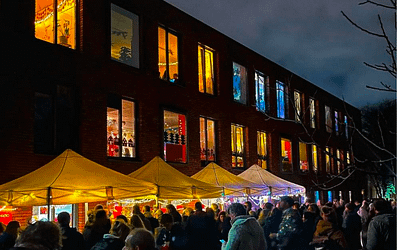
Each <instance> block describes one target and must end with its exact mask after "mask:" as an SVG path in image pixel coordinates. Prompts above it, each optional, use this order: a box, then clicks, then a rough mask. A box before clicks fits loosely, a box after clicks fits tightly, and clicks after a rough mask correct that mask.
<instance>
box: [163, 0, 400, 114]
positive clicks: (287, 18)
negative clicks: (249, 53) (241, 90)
mask: <svg viewBox="0 0 400 250" xmlns="http://www.w3.org/2000/svg"><path fill="white" fill-rule="evenodd" d="M376 1H377V2H380V3H385V4H388V3H390V2H389V0H376ZM166 2H168V3H170V4H172V5H174V6H175V7H177V8H179V9H181V10H183V11H184V12H186V13H188V14H189V15H191V16H193V17H195V18H197V19H199V20H200V21H202V22H204V23H206V24H207V25H209V26H211V27H213V28H215V29H216V30H218V31H220V32H222V33H223V34H225V35H227V36H229V37H231V38H232V39H234V40H236V41H238V42H240V43H241V44H243V45H245V46H247V47H249V48H250V49H252V50H254V51H255V52H257V53H259V54H261V55H263V56H265V57H266V58H268V59H270V60H271V61H274V62H275V63H277V64H279V65H281V66H283V67H284V68H286V69H288V70H290V71H291V72H293V73H295V74H297V75H299V76H300V77H303V78H305V79H307V80H308V81H310V82H312V83H313V84H315V85H317V86H319V87H321V88H323V89H325V90H326V91H328V92H330V93H332V94H333V95H335V96H337V97H339V98H344V99H345V101H346V102H348V103H350V104H352V105H354V106H356V107H360V106H362V105H365V104H368V103H369V104H372V103H376V102H379V101H380V100H383V99H393V98H396V94H394V93H389V92H382V91H375V90H370V89H367V88H366V87H365V85H371V86H376V87H381V85H380V82H381V81H382V82H384V83H386V84H389V85H391V86H392V87H393V88H396V80H395V78H393V77H391V76H390V75H389V73H386V72H378V71H376V70H373V69H371V68H368V67H366V66H365V65H364V64H363V62H364V61H365V62H369V63H371V64H380V63H382V62H385V63H386V64H389V63H390V58H389V56H388V55H387V54H386V53H385V49H386V43H385V41H384V40H383V39H382V38H376V37H373V36H371V35H368V34H366V33H363V32H362V31H360V30H358V29H357V28H356V27H354V26H352V25H351V24H350V23H349V22H348V21H347V20H346V19H345V18H344V16H342V14H341V13H340V11H344V12H345V13H346V14H347V15H348V16H349V17H350V18H352V19H353V20H354V21H356V23H358V24H359V25H360V26H362V27H365V28H368V29H369V30H371V31H374V32H380V28H379V22H378V17H377V14H378V13H380V14H381V17H382V19H383V22H384V23H385V25H386V29H387V32H388V33H389V34H390V36H391V37H392V42H393V43H395V39H396V37H395V36H396V32H395V29H394V22H395V15H394V11H393V10H387V9H384V8H382V7H377V6H374V5H371V4H366V5H361V6H359V5H358V3H360V2H362V0H297V1H296V0H268V1H265V0H264V1H263V0H251V1H249V0H202V1H199V0H166Z"/></svg>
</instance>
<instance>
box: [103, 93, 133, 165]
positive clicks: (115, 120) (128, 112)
mask: <svg viewBox="0 0 400 250" xmlns="http://www.w3.org/2000/svg"><path fill="white" fill-rule="evenodd" d="M120 121H121V122H120ZM120 138H122V139H120ZM135 142H136V140H135V103H134V102H132V101H129V100H125V99H122V100H121V99H118V98H109V101H108V107H107V156H110V157H128V158H134V157H136V143H135Z"/></svg>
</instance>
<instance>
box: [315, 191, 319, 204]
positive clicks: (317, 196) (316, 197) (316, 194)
mask: <svg viewBox="0 0 400 250" xmlns="http://www.w3.org/2000/svg"><path fill="white" fill-rule="evenodd" d="M314 194H315V203H317V202H318V201H319V191H315V193H314Z"/></svg>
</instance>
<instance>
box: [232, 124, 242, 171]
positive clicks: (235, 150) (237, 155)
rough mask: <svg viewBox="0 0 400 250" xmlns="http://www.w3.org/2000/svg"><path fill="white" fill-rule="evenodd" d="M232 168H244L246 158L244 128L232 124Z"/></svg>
mask: <svg viewBox="0 0 400 250" xmlns="http://www.w3.org/2000/svg"><path fill="white" fill-rule="evenodd" d="M231 146H232V167H233V168H243V167H244V166H245V158H244V127H243V126H240V125H236V124H231Z"/></svg>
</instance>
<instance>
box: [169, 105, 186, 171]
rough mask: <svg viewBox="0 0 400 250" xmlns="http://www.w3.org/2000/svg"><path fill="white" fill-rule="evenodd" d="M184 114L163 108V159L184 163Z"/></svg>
mask: <svg viewBox="0 0 400 250" xmlns="http://www.w3.org/2000/svg"><path fill="white" fill-rule="evenodd" d="M186 142H187V138H186V116H185V115H183V114H179V113H175V112H171V111H167V110H164V160H165V161H170V162H181V163H186V154H187V152H186Z"/></svg>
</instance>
